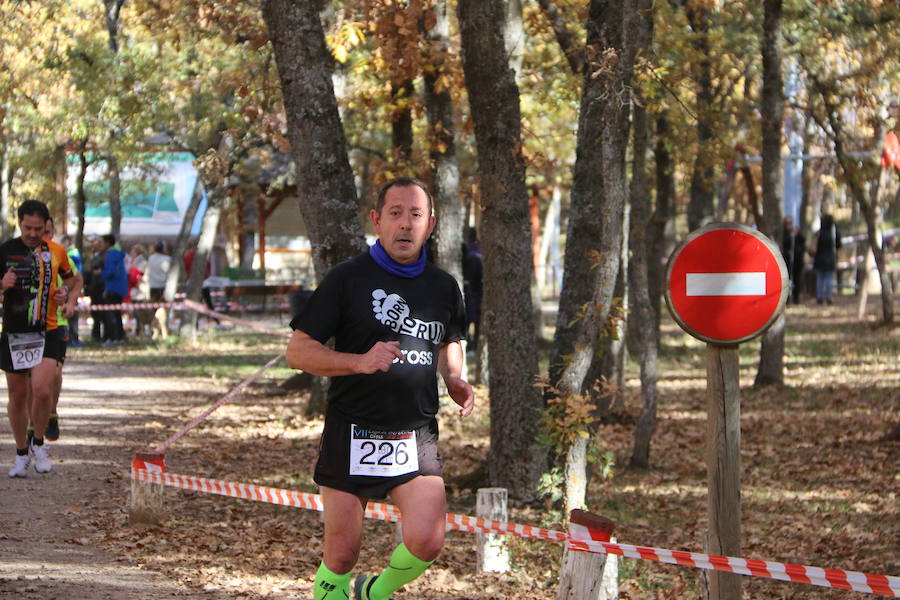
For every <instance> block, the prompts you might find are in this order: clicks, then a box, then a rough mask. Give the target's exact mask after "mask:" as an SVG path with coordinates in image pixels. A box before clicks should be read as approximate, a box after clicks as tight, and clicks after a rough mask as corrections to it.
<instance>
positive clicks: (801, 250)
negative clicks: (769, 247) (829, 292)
mask: <svg viewBox="0 0 900 600" xmlns="http://www.w3.org/2000/svg"><path fill="white" fill-rule="evenodd" d="M805 253H806V238H804V237H803V233H802V232H801V231H800V228H799V227H795V226H794V219H793V218H791V217H785V218H784V222H783V227H782V230H781V254H782V256H784V264H785V265H787V270H788V277H789V278H790V280H791V296H790V297H789V298H788V302H790V301H792V300H793V302H794V304H800V288H801V287H802V283H803V255H804V254H805Z"/></svg>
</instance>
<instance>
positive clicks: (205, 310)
mask: <svg viewBox="0 0 900 600" xmlns="http://www.w3.org/2000/svg"><path fill="white" fill-rule="evenodd" d="M184 306H185V308H189V309H191V310H193V311H196V312H198V313H200V314H203V315H207V316H209V317H213V318H215V319H218V320H220V321H229V322H231V323H234V324H235V325H240V326H241V327H246V328H247V329H252V330H253V331H258V332H260V333H268V334H271V335H277V336H279V337H287V338H289V337H291V334H290V333H288V332H286V331H276V330H274V329H270V328H268V327H264V326H262V325H257V324H256V323H253V322H252V321H247V320H245V319H238V318H236V317H231V316H228V315H224V314H222V313H220V312H216V311H214V310H210V309H209V307H207V306H205V305H203V304H200V303H199V302H194V301H193V300H185V301H184Z"/></svg>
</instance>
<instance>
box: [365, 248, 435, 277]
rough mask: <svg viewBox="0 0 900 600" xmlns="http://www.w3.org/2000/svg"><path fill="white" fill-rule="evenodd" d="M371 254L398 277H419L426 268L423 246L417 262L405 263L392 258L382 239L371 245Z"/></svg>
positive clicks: (382, 266) (378, 263) (378, 262)
mask: <svg viewBox="0 0 900 600" xmlns="http://www.w3.org/2000/svg"><path fill="white" fill-rule="evenodd" d="M369 256H371V257H372V260H374V261H375V263H376V264H377V265H378V266H379V267H381V268H382V269H384V270H385V271H387V272H388V273H390V274H391V275H396V276H397V277H405V278H407V279H411V278H413V277H418V276H419V275H421V274H422V271H424V270H425V248H422V252H421V253H420V254H419V258H418V259H417V260H416V262H412V263H409V264H407V265H404V264H401V263H398V262H397V261H396V260H394V259H393V258H391V257H390V255H389V254H388V253H387V250H385V249H384V246H382V245H381V240H376V241H375V243H374V244H373V245H372V246H371V247H369Z"/></svg>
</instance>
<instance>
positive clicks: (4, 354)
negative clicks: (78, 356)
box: [0, 327, 69, 374]
mask: <svg viewBox="0 0 900 600" xmlns="http://www.w3.org/2000/svg"><path fill="white" fill-rule="evenodd" d="M68 341H69V333H68V328H67V327H57V328H56V329H51V330H50V331H48V332H46V333H45V334H44V358H52V359H55V360H57V361H59V362H65V360H66V345H67V343H68ZM0 369H2V370H4V371H6V372H7V373H19V374H27V373H30V372H31V369H13V362H12V356H11V355H10V353H9V337H8V336H7V334H6V333H4V334H2V335H0Z"/></svg>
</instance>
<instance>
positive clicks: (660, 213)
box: [647, 112, 675, 348]
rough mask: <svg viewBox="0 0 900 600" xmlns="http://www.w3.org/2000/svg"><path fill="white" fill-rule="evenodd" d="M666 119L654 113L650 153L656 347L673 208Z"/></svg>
mask: <svg viewBox="0 0 900 600" xmlns="http://www.w3.org/2000/svg"><path fill="white" fill-rule="evenodd" d="M669 133H670V130H669V119H668V117H667V113H666V112H663V113H660V114H659V115H657V117H656V147H655V148H654V151H653V154H654V158H655V162H656V207H655V208H654V210H653V216H652V217H651V219H650V223H649V225H648V230H647V235H648V237H647V239H648V253H649V254H648V255H647V294H648V296H649V298H650V306H651V308H652V309H653V321H654V322H653V330H654V331H655V332H656V345H657V348H658V347H659V325H660V315H661V312H662V297H663V278H664V277H665V267H664V266H663V257H664V256H665V254H666V251H667V250H668V248H669V243H668V241H669V238H670V237H671V234H670V229H671V228H670V225H671V222H672V218H673V217H674V212H675V165H674V163H673V161H672V153H671V152H670V151H669V147H670V144H671V143H672V142H671V140H670V139H669Z"/></svg>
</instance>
